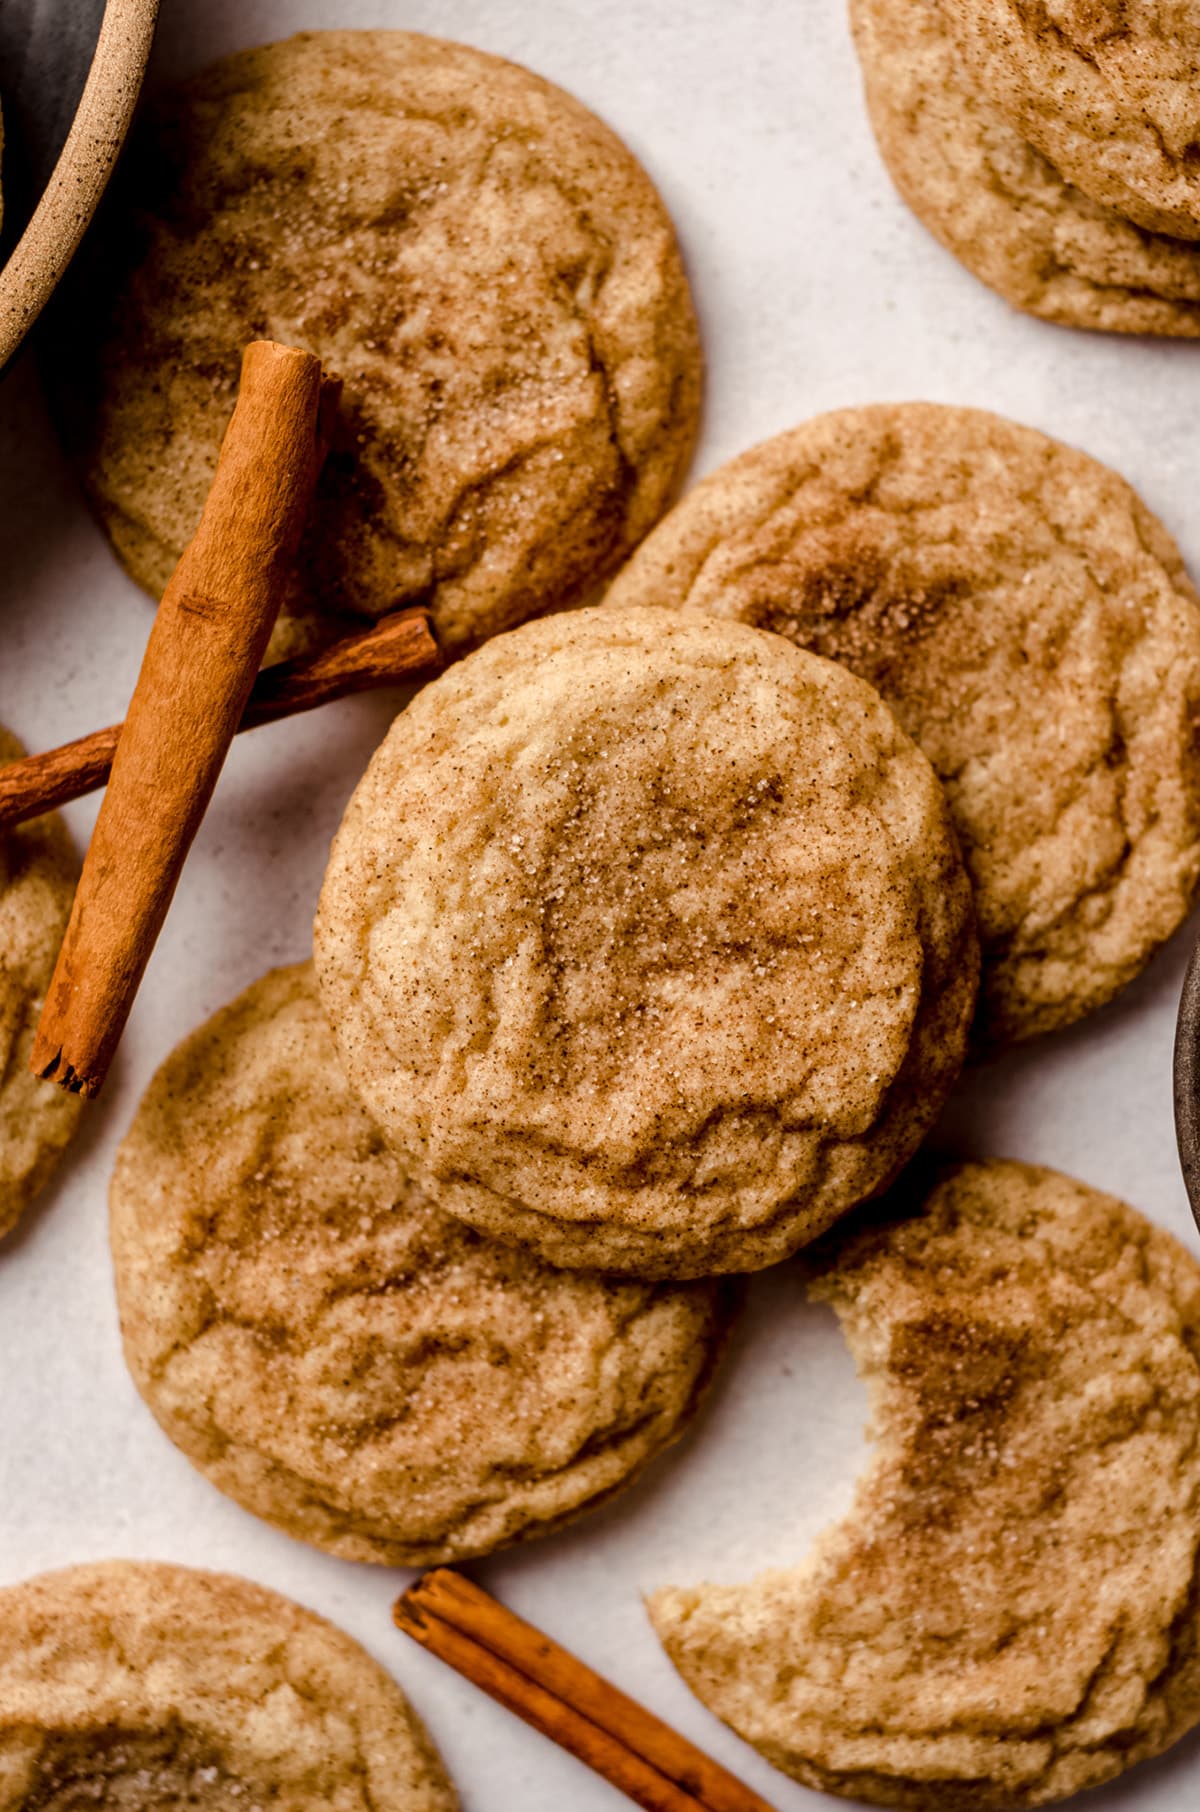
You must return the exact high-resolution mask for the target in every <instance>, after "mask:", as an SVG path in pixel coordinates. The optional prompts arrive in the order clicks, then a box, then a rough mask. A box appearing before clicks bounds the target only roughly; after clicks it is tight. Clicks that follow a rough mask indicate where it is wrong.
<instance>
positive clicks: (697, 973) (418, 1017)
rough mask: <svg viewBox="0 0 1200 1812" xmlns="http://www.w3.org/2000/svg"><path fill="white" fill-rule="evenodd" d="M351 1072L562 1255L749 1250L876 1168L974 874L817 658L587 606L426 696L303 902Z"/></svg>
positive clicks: (936, 804)
mask: <svg viewBox="0 0 1200 1812" xmlns="http://www.w3.org/2000/svg"><path fill="white" fill-rule="evenodd" d="M316 955H317V967H318V973H319V976H320V980H321V984H322V993H323V997H324V999H325V1003H326V1007H327V1009H328V1011H329V1014H330V1019H331V1023H332V1024H333V1027H334V1031H335V1034H336V1036H337V1038H338V1041H339V1045H340V1048H341V1051H342V1056H343V1059H344V1061H345V1063H346V1066H347V1071H348V1074H349V1075H350V1078H351V1080H352V1082H353V1084H354V1086H355V1087H356V1088H357V1090H358V1091H359V1093H360V1094H361V1095H362V1097H363V1099H364V1101H365V1102H366V1104H367V1107H368V1108H369V1110H370V1112H371V1113H372V1115H373V1117H374V1118H375V1119H376V1120H377V1122H378V1123H379V1125H380V1127H381V1128H382V1130H383V1132H384V1134H385V1136H386V1137H387V1138H388V1140H389V1142H390V1143H392V1144H393V1146H394V1147H395V1149H396V1150H398V1151H400V1152H401V1153H407V1154H409V1155H410V1157H411V1160H412V1162H413V1163H414V1164H415V1165H416V1166H417V1167H418V1169H419V1171H420V1173H421V1174H422V1175H423V1176H425V1177H427V1178H429V1179H431V1180H432V1181H434V1182H436V1183H437V1185H438V1200H439V1202H440V1203H441V1204H443V1205H445V1206H447V1207H448V1208H450V1209H451V1210H452V1211H453V1212H454V1213H456V1214H460V1215H462V1216H463V1217H464V1218H465V1219H467V1220H470V1221H471V1222H473V1223H474V1224H476V1225H478V1226H479V1227H480V1228H481V1229H482V1230H484V1231H486V1232H488V1233H491V1234H493V1235H494V1236H496V1237H498V1238H501V1239H511V1240H515V1241H519V1242H523V1243H528V1244H530V1245H532V1246H533V1247H534V1248H535V1250H537V1251H538V1252H540V1253H541V1255H542V1256H543V1257H545V1258H547V1259H549V1260H551V1261H552V1262H555V1263H560V1264H565V1265H572V1266H575V1265H596V1266H599V1267H601V1268H606V1269H612V1270H630V1271H638V1272H642V1273H644V1274H646V1275H651V1276H654V1275H667V1276H671V1275H674V1276H689V1275H696V1274H699V1273H702V1272H705V1271H719V1270H737V1269H755V1268H758V1267H760V1266H762V1265H764V1264H767V1263H770V1262H772V1261H773V1260H775V1259H778V1258H781V1257H783V1256H784V1255H785V1254H786V1253H787V1252H789V1251H792V1250H794V1249H795V1247H796V1246H798V1245H799V1244H801V1243H803V1241H804V1240H806V1239H809V1238H811V1237H813V1236H814V1235H815V1234H816V1233H817V1232H819V1231H820V1230H821V1228H822V1227H824V1226H826V1225H827V1224H828V1223H829V1222H830V1221H831V1220H832V1219H834V1218H835V1217H836V1216H837V1215H838V1214H839V1213H841V1212H843V1211H844V1210H845V1209H846V1208H848V1207H850V1206H851V1205H852V1204H853V1203H854V1202H855V1201H858V1200H861V1199H863V1198H864V1197H865V1196H867V1195H869V1194H871V1193H872V1192H873V1191H874V1190H877V1189H879V1188H881V1187H883V1186H884V1184H885V1183H886V1181H887V1179H888V1178H889V1177H890V1176H891V1175H892V1174H893V1173H894V1172H895V1171H896V1170H897V1169H898V1168H899V1166H900V1164H901V1163H902V1162H903V1161H904V1160H905V1159H906V1158H907V1157H908V1156H909V1155H911V1152H912V1150H913V1149H914V1148H915V1146H916V1145H917V1143H919V1141H920V1138H921V1136H922V1134H923V1132H924V1130H925V1128H926V1127H927V1126H928V1124H929V1123H930V1121H931V1120H932V1118H933V1117H934V1115H935V1114H936V1112H937V1111H938V1107H939V1105H940V1103H941V1102H942V1101H943V1100H944V1098H945V1096H946V1094H947V1092H948V1090H949V1088H950V1086H951V1083H952V1081H953V1078H954V1076H955V1074H956V1072H957V1070H958V1067H959V1064H960V1062H961V1057H962V1050H963V1044H964V1040H965V1032H966V1026H967V1022H968V1019H969V1015H970V1012H971V1007H972V1002H973V997H974V990H975V977H976V953H975V944H974V928H973V924H972V921H971V909H970V900H969V889H968V887H967V884H966V879H965V876H964V874H963V871H962V869H961V866H960V862H959V857H958V853H957V850H956V848H955V845H954V840H953V837H952V834H951V832H950V829H949V824H948V820H947V817H946V812H945V805H944V801H943V797H942V792H941V788H940V787H939V786H938V785H937V782H936V780H935V779H934V776H933V773H932V771H931V770H930V768H929V765H928V763H927V762H926V760H925V759H924V757H923V756H921V755H920V753H919V751H918V750H917V749H915V748H914V747H913V745H912V743H911V742H909V740H908V738H907V737H905V736H904V735H903V733H902V732H901V731H900V730H899V728H898V726H897V725H896V723H895V720H894V719H893V717H892V715H891V713H890V712H889V711H888V710H887V708H886V707H885V706H884V705H883V704H882V703H881V701H880V700H879V699H878V697H877V696H876V695H875V694H874V693H873V692H872V691H871V690H870V688H869V687H866V686H864V685H863V684H862V683H861V682H860V681H858V680H856V679H854V678H853V676H852V675H850V674H848V673H846V672H844V671H843V670H842V669H840V668H838V667H836V666H834V665H833V664H832V663H829V662H825V661H820V660H816V659H814V658H813V657H812V656H810V655H804V654H801V653H799V652H798V651H797V650H796V649H794V648H792V647H791V646H790V645H789V644H788V643H787V642H786V641H784V640H783V639H782V638H780V637H774V636H765V635H761V634H759V633H758V632H757V631H754V630H751V629H746V628H744V627H742V626H741V625H738V624H728V623H722V624H717V623H712V622H705V621H704V620H702V619H699V618H684V617H682V616H675V617H672V616H671V614H670V613H667V612H663V611H641V612H620V613H618V612H613V611H607V610H593V611H586V612H580V613H575V614H572V615H565V616H561V617H555V618H552V619H548V620H546V621H545V622H542V623H538V624H530V625H527V626H526V627H525V628H523V629H521V630H518V631H515V632H514V633H513V634H511V635H509V636H506V637H502V638H500V639H499V640H498V641H496V642H493V643H491V644H489V646H488V647H487V648H485V649H482V650H480V651H479V652H477V653H476V654H473V655H472V656H470V657H469V659H468V660H467V661H465V662H463V663H461V664H460V665H458V666H457V667H456V668H454V669H452V670H451V671H450V672H449V673H447V674H446V675H444V676H443V677H442V678H441V679H440V680H438V681H436V682H435V683H434V685H433V686H431V687H427V688H426V689H425V690H424V691H423V692H422V693H421V695H420V696H419V697H418V698H417V699H416V700H415V701H414V703H413V704H412V705H411V706H410V707H409V708H408V710H407V711H406V712H405V713H404V714H403V715H402V716H401V717H399V718H398V719H397V720H396V722H395V724H394V725H393V727H392V730H391V732H390V733H389V735H388V737H387V739H386V740H385V742H384V743H383V744H382V746H381V748H380V749H379V750H378V751H377V753H376V755H375V757H374V759H373V761H372V763H371V766H370V768H369V769H368V771H367V774H366V776H365V777H364V779H363V781H362V782H361V783H360V785H359V787H358V789H357V791H356V793H355V794H354V796H353V798H352V800H351V802H350V805H349V807H348V809H347V812H346V816H345V818H344V820H343V823H342V826H341V829H340V831H339V833H338V836H337V839H336V841H335V844H334V849H333V854H332V858H331V862H330V867H329V869H328V872H327V874H326V879H325V886H324V889H323V892H322V896H321V906H320V911H319V913H318V918H317V925H316Z"/></svg>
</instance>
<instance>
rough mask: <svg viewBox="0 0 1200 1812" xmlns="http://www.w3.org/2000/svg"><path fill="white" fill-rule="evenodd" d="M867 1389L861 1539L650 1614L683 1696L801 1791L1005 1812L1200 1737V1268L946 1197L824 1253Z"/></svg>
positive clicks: (1133, 1237)
mask: <svg viewBox="0 0 1200 1812" xmlns="http://www.w3.org/2000/svg"><path fill="white" fill-rule="evenodd" d="M814 1293H815V1294H816V1295H817V1296H819V1297H820V1298H822V1299H823V1300H825V1301H828V1302H831V1303H832V1304H833V1305H834V1307H835V1308H836V1310H837V1312H838V1315H839V1318H840V1320H841V1322H842V1326H843V1329H844V1332H845V1334H846V1337H847V1339H848V1340H849V1342H850V1345H851V1347H852V1349H853V1352H854V1355H855V1358H856V1360H857V1362H858V1366H859V1369H860V1371H861V1372H862V1374H863V1376H864V1377H865V1379H866V1381H867V1383H868V1385H869V1387H870V1391H871V1406H872V1421H873V1432H874V1437H875V1440H876V1443H877V1445H876V1450H875V1454H874V1457H873V1460H872V1462H871V1465H870V1468H869V1470H868V1471H867V1473H866V1475H865V1476H864V1477H863V1479H862V1480H861V1482H860V1484H859V1487H858V1492H857V1496H856V1499H855V1503H854V1507H853V1509H852V1511H851V1513H850V1515H849V1516H848V1517H847V1519H846V1520H845V1521H844V1522H843V1523H841V1524H840V1525H838V1526H836V1527H834V1528H832V1529H830V1530H829V1531H828V1532H827V1533H826V1534H825V1535H824V1536H823V1537H822V1538H821V1539H820V1541H819V1542H818V1543H817V1545H816V1548H815V1550H814V1551H813V1552H812V1554H810V1556H809V1557H808V1559H807V1560H806V1561H805V1563H804V1564H803V1565H802V1566H801V1567H799V1568H798V1569H797V1570H796V1571H794V1572H789V1571H776V1572H771V1573H764V1574H762V1575H761V1576H760V1577H759V1578H758V1579H756V1580H753V1581H752V1582H751V1583H750V1584H748V1585H705V1586H700V1587H698V1588H695V1589H686V1590H680V1589H670V1590H666V1591H660V1592H657V1593H655V1594H654V1595H653V1597H652V1598H651V1600H650V1606H649V1608H650V1614H651V1617H652V1619H653V1621H654V1625H655V1628H656V1630H657V1632H658V1634H659V1636H660V1637H661V1639H662V1641H663V1642H664V1643H665V1645H666V1648H667V1651H668V1653H669V1654H670V1656H671V1659H672V1660H673V1661H674V1663H675V1665H676V1667H678V1669H679V1670H680V1672H681V1674H682V1675H683V1677H684V1679H685V1680H686V1681H687V1683H688V1685H689V1686H690V1687H691V1688H692V1690H693V1692H695V1693H696V1694H697V1695H698V1696H699V1697H700V1698H701V1699H703V1701H704V1702H705V1704H706V1705H708V1706H709V1708H710V1709H711V1710H712V1711H714V1712H715V1713H716V1714H717V1716H718V1717H721V1718H723V1719H724V1720H725V1721H726V1723H729V1724H732V1726H733V1727H734V1729H735V1730H737V1731H738V1733H739V1735H741V1736H743V1737H745V1738H746V1740H747V1741H748V1742H750V1743H753V1744H754V1746H755V1747H756V1748H758V1749H760V1750H761V1751H762V1753H763V1754H764V1755H765V1756H766V1757H767V1759H768V1760H769V1761H771V1762H773V1763H774V1764H775V1766H776V1767H778V1768H782V1769H784V1770H785V1771H786V1772H787V1773H788V1774H791V1775H794V1776H795V1778H796V1779H798V1780H801V1781H803V1782H804V1783H805V1784H806V1785H808V1786H811V1787H818V1788H821V1789H823V1790H825V1791H827V1792H832V1793H842V1794H845V1795H846V1796H847V1797H849V1798H851V1799H858V1800H867V1801H870V1802H871V1803H873V1804H876V1805H883V1806H903V1807H910V1808H913V1812H944V1809H945V1808H948V1807H953V1808H955V1812H976V1809H978V1812H993V1809H994V1812H1012V1809H1013V1808H1016V1807H1024V1806H1040V1805H1045V1804H1047V1803H1048V1802H1050V1801H1052V1800H1057V1799H1062V1798H1065V1797H1066V1796H1067V1795H1068V1794H1071V1793H1076V1792H1079V1791H1080V1790H1081V1789H1083V1788H1085V1787H1091V1786H1095V1785H1096V1784H1097V1783H1098V1782H1100V1781H1104V1780H1109V1779H1111V1778H1112V1777H1113V1776H1114V1775H1117V1774H1120V1773H1122V1772H1123V1771H1124V1770H1125V1769H1126V1768H1129V1767H1131V1766H1132V1765H1133V1764H1134V1763H1135V1762H1139V1761H1142V1760H1144V1759H1146V1758H1147V1757H1149V1756H1153V1755H1157V1754H1158V1753H1159V1752H1160V1751H1161V1750H1163V1749H1165V1748H1167V1747H1168V1745H1170V1744H1171V1743H1173V1742H1175V1741H1176V1739H1177V1738H1179V1737H1181V1736H1182V1735H1183V1734H1184V1732H1185V1731H1187V1730H1189V1729H1190V1728H1191V1727H1192V1726H1193V1725H1194V1724H1196V1723H1197V1721H1200V1645H1198V1640H1197V1639H1198V1637H1200V1265H1197V1263H1196V1261H1195V1260H1194V1259H1193V1258H1192V1257H1191V1255H1190V1254H1189V1253H1187V1252H1185V1251H1184V1249H1183V1248H1182V1247H1181V1246H1179V1245H1178V1244H1176V1242H1175V1241H1174V1240H1173V1239H1171V1238H1170V1237H1169V1236H1168V1235H1167V1234H1165V1233H1163V1232H1160V1231H1159V1229H1157V1228H1156V1227H1152V1226H1151V1225H1150V1223H1149V1222H1148V1221H1146V1220H1145V1219H1144V1218H1143V1217H1142V1216H1141V1215H1140V1214H1137V1213H1135V1212H1134V1210H1133V1209H1132V1208H1127V1207H1125V1206H1124V1204H1123V1203H1121V1202H1117V1201H1114V1200H1113V1199H1112V1197H1110V1196H1106V1195H1101V1194H1099V1193H1098V1192H1097V1191H1096V1190H1094V1189H1089V1188H1087V1187H1086V1186H1085V1185H1084V1184H1082V1183H1076V1182H1073V1181H1072V1180H1071V1179H1070V1178H1069V1177H1064V1176H1060V1175H1058V1174H1057V1173H1056V1172H1054V1171H1050V1170H1040V1169H1035V1168H1033V1167H1031V1166H1028V1165H1022V1164H1009V1163H1000V1162H989V1163H984V1164H967V1165H964V1166H962V1167H961V1168H960V1169H957V1170H954V1171H952V1172H950V1174H949V1175H948V1176H946V1177H945V1178H944V1180H943V1181H941V1182H940V1183H939V1185H938V1186H937V1187H936V1188H935V1189H934V1190H933V1192H932V1194H931V1195H930V1197H929V1199H928V1201H927V1202H926V1203H925V1204H924V1207H923V1209H922V1210H921V1212H919V1213H917V1214H915V1215H913V1216H912V1217H911V1218H909V1219H903V1220H899V1221H893V1222H883V1223H881V1224H876V1225H872V1226H868V1227H867V1228H866V1229H865V1230H861V1231H859V1232H857V1233H855V1234H852V1235H851V1236H850V1237H849V1239H848V1241H846V1242H842V1243H840V1244H839V1243H838V1242H836V1240H831V1250H829V1251H827V1252H825V1253H824V1254H823V1255H822V1263H821V1268H820V1269H819V1271H818V1277H817V1283H816V1287H815V1292H814Z"/></svg>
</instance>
